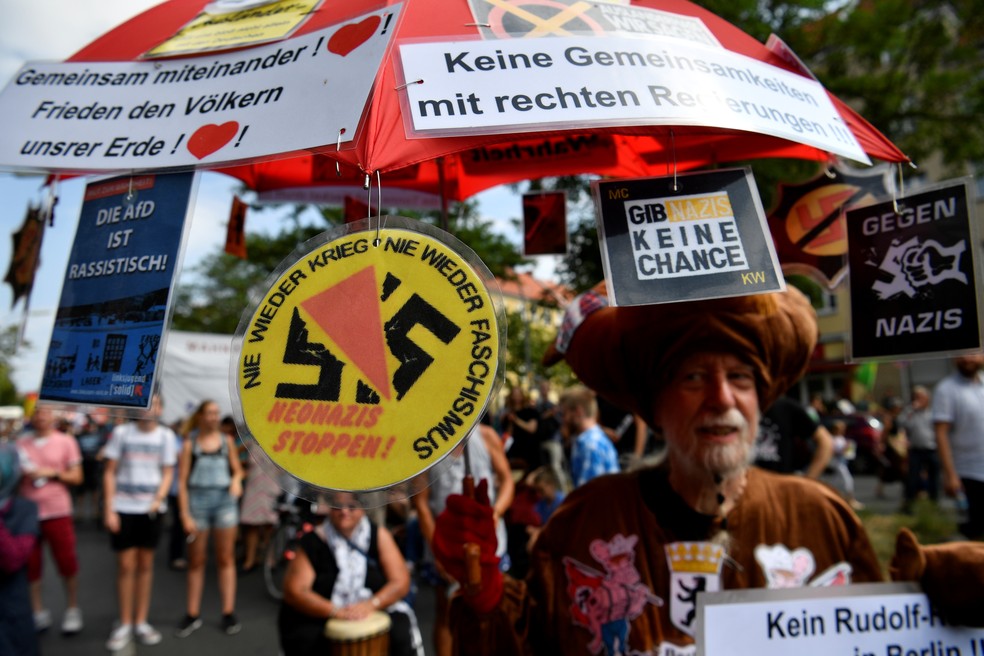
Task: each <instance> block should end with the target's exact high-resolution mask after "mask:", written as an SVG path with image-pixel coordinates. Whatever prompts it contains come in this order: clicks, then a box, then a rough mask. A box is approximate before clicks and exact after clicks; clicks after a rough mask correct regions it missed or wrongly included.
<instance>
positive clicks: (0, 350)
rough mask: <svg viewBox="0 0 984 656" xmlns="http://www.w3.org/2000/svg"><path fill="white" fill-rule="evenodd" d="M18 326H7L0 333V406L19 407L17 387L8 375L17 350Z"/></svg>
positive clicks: (11, 370)
mask: <svg viewBox="0 0 984 656" xmlns="http://www.w3.org/2000/svg"><path fill="white" fill-rule="evenodd" d="M18 330H19V328H18V326H8V327H7V328H6V329H5V330H3V331H2V332H0V405H19V404H20V402H21V399H20V397H19V396H18V394H17V387H16V386H15V385H14V381H13V380H11V378H10V375H11V374H12V373H13V363H12V362H11V360H13V358H14V355H15V354H16V349H17V332H18Z"/></svg>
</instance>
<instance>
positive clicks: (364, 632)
mask: <svg viewBox="0 0 984 656" xmlns="http://www.w3.org/2000/svg"><path fill="white" fill-rule="evenodd" d="M389 630H390V616H389V615H387V614H386V613H384V612H382V611H378V610H377V611H374V612H373V613H372V614H371V615H369V616H368V617H366V618H364V619H361V620H343V619H339V618H337V617H336V618H332V619H330V620H328V621H327V622H326V623H325V637H326V638H328V642H330V643H331V651H330V654H331V656H386V654H388V653H389Z"/></svg>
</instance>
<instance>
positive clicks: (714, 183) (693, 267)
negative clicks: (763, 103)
mask: <svg viewBox="0 0 984 656" xmlns="http://www.w3.org/2000/svg"><path fill="white" fill-rule="evenodd" d="M592 190H593V192H594V197H595V202H596V204H597V207H598V216H599V221H598V227H599V232H600V236H601V256H602V265H603V266H604V268H605V280H607V281H608V292H609V302H610V303H611V304H612V305H646V304H650V303H671V302H676V301H693V300H697V299H703V298H720V297H724V296H744V295H747V294H764V293H766V292H773V291H780V290H782V289H785V284H784V282H783V278H782V275H781V269H780V267H779V260H778V259H777V258H776V254H775V247H774V246H773V244H772V238H771V235H770V233H769V228H768V225H767V224H766V219H765V211H764V210H763V209H762V203H761V201H760V200H759V197H758V191H757V189H756V187H755V180H754V179H753V178H752V174H751V171H750V170H749V169H719V170H717V171H703V172H699V173H685V174H682V175H677V176H673V177H663V178H638V179H632V180H604V181H598V182H595V183H592ZM982 656H984V655H982Z"/></svg>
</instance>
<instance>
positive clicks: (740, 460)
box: [684, 408, 755, 478]
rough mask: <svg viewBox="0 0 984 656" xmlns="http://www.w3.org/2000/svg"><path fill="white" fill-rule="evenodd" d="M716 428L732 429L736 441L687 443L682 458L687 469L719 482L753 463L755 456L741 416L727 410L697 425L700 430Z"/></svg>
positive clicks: (748, 430)
mask: <svg viewBox="0 0 984 656" xmlns="http://www.w3.org/2000/svg"><path fill="white" fill-rule="evenodd" d="M716 425H717V426H720V425H730V426H734V427H736V428H737V429H738V433H739V439H738V440H737V441H735V442H732V443H730V444H713V443H709V442H705V441H702V440H700V439H694V440H692V441H691V442H690V447H689V449H688V452H687V453H686V454H684V458H685V459H686V460H687V463H688V465H689V466H690V467H693V468H697V469H701V470H703V472H706V473H710V474H717V475H718V476H721V477H722V478H730V477H731V476H734V475H735V474H738V473H740V472H741V471H743V470H744V469H745V468H747V467H748V466H749V465H750V464H751V463H752V460H753V459H754V456H755V452H754V450H753V449H752V440H751V437H750V435H749V432H750V427H749V425H748V422H747V421H746V420H745V416H744V415H742V414H741V412H739V411H738V410H737V409H736V408H731V409H729V410H727V411H725V412H723V413H722V414H720V415H716V416H709V417H706V418H705V419H704V420H703V421H702V422H701V424H700V426H716ZM698 427H699V426H698Z"/></svg>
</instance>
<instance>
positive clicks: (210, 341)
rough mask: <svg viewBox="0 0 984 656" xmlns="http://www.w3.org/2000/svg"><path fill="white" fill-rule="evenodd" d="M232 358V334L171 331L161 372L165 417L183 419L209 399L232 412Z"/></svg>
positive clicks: (171, 420)
mask: <svg viewBox="0 0 984 656" xmlns="http://www.w3.org/2000/svg"><path fill="white" fill-rule="evenodd" d="M231 357H232V335H212V334H208V333H186V332H181V331H179V330H172V331H170V332H169V333H168V337H167V345H166V346H165V348H164V360H163V367H162V369H161V374H160V380H161V398H162V400H163V401H164V411H163V415H162V420H163V421H164V422H165V423H167V424H171V423H172V422H174V421H175V420H178V419H183V418H185V417H187V416H188V415H190V414H191V413H192V412H194V410H195V408H196V407H197V406H198V404H199V403H201V402H202V401H204V400H206V399H211V400H213V401H215V402H216V403H218V404H219V407H220V408H221V409H222V415H223V416H225V415H228V414H232V396H231V394H230V391H229V366H230V358H231Z"/></svg>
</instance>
